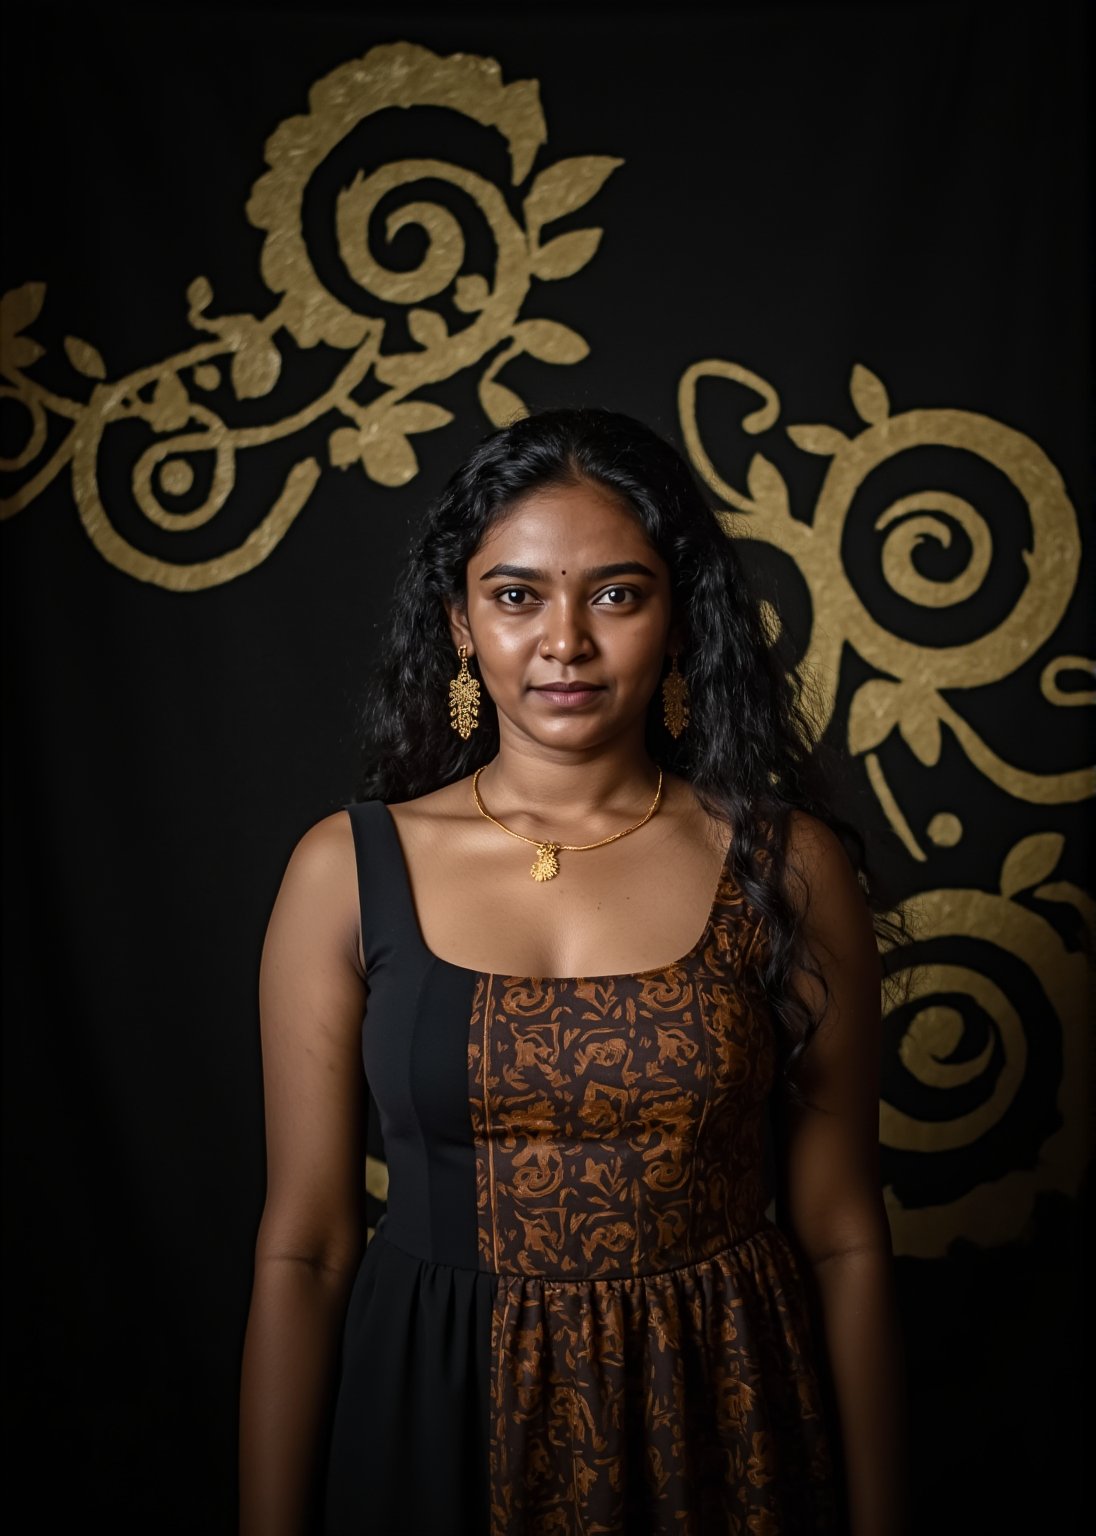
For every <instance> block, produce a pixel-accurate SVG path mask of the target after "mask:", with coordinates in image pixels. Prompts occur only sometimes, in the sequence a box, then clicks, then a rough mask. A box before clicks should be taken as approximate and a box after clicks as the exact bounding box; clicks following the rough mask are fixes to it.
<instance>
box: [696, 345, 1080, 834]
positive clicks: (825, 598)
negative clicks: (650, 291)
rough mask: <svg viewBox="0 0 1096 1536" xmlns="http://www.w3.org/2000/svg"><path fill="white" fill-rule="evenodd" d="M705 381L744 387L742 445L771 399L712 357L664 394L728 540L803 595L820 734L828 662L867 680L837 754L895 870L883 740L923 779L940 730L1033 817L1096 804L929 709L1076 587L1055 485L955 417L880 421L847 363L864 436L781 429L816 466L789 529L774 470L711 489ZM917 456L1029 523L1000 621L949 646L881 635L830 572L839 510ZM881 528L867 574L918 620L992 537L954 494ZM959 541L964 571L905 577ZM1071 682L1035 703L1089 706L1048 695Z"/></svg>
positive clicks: (914, 502)
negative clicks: (988, 486) (956, 463)
mask: <svg viewBox="0 0 1096 1536" xmlns="http://www.w3.org/2000/svg"><path fill="white" fill-rule="evenodd" d="M707 378H715V379H723V380H727V381H730V382H733V383H736V384H738V385H741V386H745V387H746V388H748V389H749V390H751V391H752V392H753V393H754V394H756V395H758V396H759V397H760V399H761V401H762V405H761V406H760V407H759V408H758V409H755V410H753V411H751V412H750V413H749V414H748V415H746V416H744V417H743V418H742V421H741V423H740V425H741V426H742V428H743V430H744V431H746V432H748V433H751V434H756V433H759V432H762V431H767V430H769V429H770V428H772V427H773V426H774V425H775V423H776V421H777V419H778V417H779V414H780V399H779V396H778V395H777V392H776V390H775V389H774V388H773V386H772V385H771V384H768V383H767V382H766V381H765V380H764V379H761V378H759V377H758V376H757V375H756V374H753V373H750V372H749V370H747V369H745V368H741V367H739V366H738V365H737V364H735V363H729V362H726V361H724V360H722V359H719V358H715V359H709V360H706V361H704V362H700V363H694V364H692V366H691V367H689V368H688V369H686V371H685V373H684V374H683V376H682V378H681V381H680V384H679V387H678V408H679V413H680V419H681V429H682V435H683V438H684V441H685V445H686V449H687V451H688V454H689V457H690V458H691V460H692V463H693V466H694V468H695V469H696V470H697V472H698V474H699V475H700V476H701V478H702V479H703V480H704V481H705V483H706V484H707V485H708V486H710V488H711V489H712V490H713V491H715V493H716V494H717V495H718V496H719V497H720V498H721V500H723V501H724V502H725V503H726V504H727V507H728V508H733V509H734V510H733V511H731V510H728V511H724V512H721V513H720V518H721V521H722V522H723V524H724V527H725V528H726V530H727V532H728V533H731V534H733V535H734V536H735V537H738V538H745V539H757V540H759V541H761V542H764V543H769V544H772V545H774V546H775V547H776V548H778V549H780V550H782V551H783V552H784V553H785V554H787V555H788V556H790V558H791V559H792V560H794V562H795V564H796V566H797V568H798V570H799V572H800V574H801V575H802V577H803V579H804V581H805V582H806V584H807V587H808V589H809V592H810V597H811V620H810V624H811V627H810V635H809V638H808V642H807V646H806V650H805V654H804V656H803V658H802V660H801V662H800V667H801V669H802V670H803V671H804V672H806V673H809V675H810V677H811V679H812V680H813V681H814V683H815V684H816V687H817V690H818V694H819V708H820V713H821V719H820V721H819V724H820V726H822V727H824V726H825V725H827V724H828V723H829V720H830V719H831V717H832V715H833V710H834V705H835V701H836V697H837V688H838V681H839V673H840V660H841V654H842V651H843V650H844V648H845V646H847V645H848V646H851V647H852V648H853V649H855V650H856V652H857V653H858V654H859V655H860V656H861V657H862V658H863V659H864V660H865V661H866V662H868V663H869V664H870V665H871V666H872V667H873V668H874V669H875V670H876V671H877V672H879V673H881V674H884V675H883V676H879V677H875V678H869V679H867V680H866V681H865V682H863V683H861V684H860V686H859V687H858V688H857V690H856V692H855V693H854V695H853V697H852V700H851V702H850V705H849V713H848V723H847V739H848V746H849V749H850V751H851V752H852V753H853V754H854V755H862V756H864V758H865V767H866V770H867V772H868V776H869V779H870V780H871V782H872V784H873V787H874V788H875V790H876V793H877V795H878V797H879V800H880V803H881V805H882V806H883V808H884V810H885V812H886V814H887V816H888V818H889V820H890V823H891V826H892V827H893V828H894V831H895V833H896V834H897V835H898V837H899V838H901V840H902V842H903V843H904V844H905V846H906V848H907V850H908V852H909V853H910V855H911V857H913V858H914V859H917V860H921V861H923V860H924V859H925V858H926V857H927V855H926V853H925V850H924V849H923V848H922V847H921V845H920V843H919V842H918V840H917V838H916V836H915V834H914V832H913V831H912V829H911V827H910V825H909V823H908V821H907V819H906V817H905V816H904V814H903V813H902V811H901V808H900V807H899V805H898V802H897V799H896V797H895V795H894V793H893V792H892V790H891V789H890V786H889V785H888V784H887V782H886V779H885V777H884V774H883V769H882V764H881V762H880V759H879V755H878V753H877V751H876V750H875V749H876V748H877V747H879V745H880V744H881V743H882V742H883V740H884V739H885V738H886V737H887V736H889V735H890V733H891V732H892V731H893V730H895V729H897V730H898V731H899V732H900V734H901V735H902V737H903V739H904V740H905V742H906V745H907V746H908V747H909V748H910V750H911V751H912V752H913V753H914V755H915V756H916V757H917V758H918V760H919V761H920V762H921V763H922V764H924V765H925V766H926V767H933V766H935V764H936V763H937V762H938V760H939V757H940V749H941V728H942V726H944V725H946V726H948V727H949V729H950V730H951V731H952V733H953V734H954V735H955V737H956V738H957V739H958V741H959V743H960V744H961V746H962V747H963V749H964V751H965V752H966V753H967V756H968V757H969V759H970V761H971V762H972V763H973V764H974V765H975V767H977V768H978V769H979V771H980V772H981V773H983V774H984V775H985V776H986V777H987V778H988V779H990V780H991V781H992V783H994V784H995V785H996V786H997V787H998V788H999V789H1002V790H1004V791H1005V792H1006V793H1008V794H1011V795H1014V796H1015V797H1017V798H1018V799H1022V800H1028V801H1031V802H1033V803H1037V804H1042V805H1061V804H1069V803H1073V802H1076V801H1078V800H1081V799H1083V798H1085V797H1088V796H1091V795H1093V794H1096V770H1094V769H1093V768H1091V767H1084V768H1074V769H1067V770H1065V771H1063V772H1060V773H1036V772H1031V771H1029V770H1025V769H1022V768H1020V767H1018V766H1017V765H1016V764H1013V763H1009V762H1006V761H1005V760H1004V759H1003V758H1002V757H1001V756H1000V755H999V754H998V753H997V752H995V751H994V750H993V749H992V748H991V747H990V746H989V744H988V743H987V742H986V741H985V740H984V739H983V738H982V737H981V736H980V735H979V733H978V732H977V731H976V730H975V729H974V727H973V726H971V725H970V723H969V722H968V721H967V720H966V719H964V717H963V716H962V715H961V713H960V712H959V710H958V709H956V708H955V707H954V706H953V705H952V704H951V703H949V702H948V701H947V700H946V699H945V698H944V697H943V690H945V689H949V690H958V689H968V688H977V687H984V686H987V685H989V684H991V683H996V682H1000V681H1001V680H1002V679H1004V678H1005V677H1008V676H1009V675H1010V674H1011V673H1013V672H1015V671H1016V670H1017V669H1018V668H1019V667H1020V666H1021V665H1023V664H1024V663H1025V662H1026V661H1027V660H1028V658H1029V657H1030V655H1031V654H1032V652H1033V651H1035V650H1036V649H1037V648H1038V647H1039V646H1041V645H1043V644H1045V643H1046V642H1047V641H1048V640H1049V639H1050V638H1051V637H1052V635H1053V634H1054V631H1055V630H1056V629H1057V627H1058V625H1059V624H1060V622H1061V620H1062V618H1063V616H1064V614H1065V612H1066V610H1067V608H1068V607H1069V604H1070V601H1071V599H1072V598H1073V595H1074V592H1075V590H1076V584H1077V575H1078V568H1079V562H1080V553H1081V539H1080V531H1079V528H1078V524H1077V514H1076V511H1075V509H1074V507H1073V504H1072V502H1071V501H1070V499H1069V496H1068V494H1067V491H1066V488H1065V485H1064V483H1063V481H1062V477H1061V475H1060V474H1059V473H1058V471H1057V469H1056V468H1055V467H1054V465H1053V464H1052V463H1051V462H1050V460H1049V459H1048V458H1047V456H1046V454H1044V453H1043V451H1042V449H1041V448H1040V447H1039V446H1038V444H1037V443H1035V442H1034V441H1033V440H1032V439H1031V438H1030V437H1027V436H1025V435H1024V434H1023V433H1022V432H1018V431H1016V430H1015V429H1014V428H1012V427H1006V426H1004V425H1003V424H1002V423H1001V422H998V421H994V420H993V419H992V418H991V417H988V416H981V415H978V414H977V413H975V412H972V411H961V410H927V409H926V410H913V411H906V412H904V413H902V414H900V415H892V414H891V413H890V404H889V400H888V396H887V392H886V389H885V387H884V385H883V383H882V382H881V380H879V379H878V378H877V377H876V376H875V375H874V374H873V373H871V372H869V370H868V369H866V368H864V367H863V366H861V365H860V364H857V365H856V367H855V368H854V369H853V372H852V378H851V381H850V392H851V395H852V401H853V404H854V406H855V407H856V409H857V411H858V413H859V414H860V416H861V419H862V420H863V422H864V423H865V425H864V429H863V431H861V432H860V433H858V434H857V435H856V436H855V437H851V438H850V437H848V436H846V434H845V433H843V432H840V431H839V430H838V429H837V428H836V427H831V426H824V425H812V426H790V427H788V428H787V429H786V431H787V435H788V437H789V438H790V439H791V440H792V442H793V443H795V445H796V446H797V447H798V448H800V449H802V450H803V451H805V452H808V453H814V454H822V455H825V456H827V457H829V458H830V459H831V464H830V468H829V471H828V473H827V475H826V477H825V480H824V482H823V485H822V489H821V492H820V493H819V497H818V501H817V504H816V506H815V508H814V514H813V517H812V518H811V520H810V521H809V522H808V521H804V520H803V519H801V518H797V517H794V516H793V515H792V511H791V504H790V498H789V495H788V488H787V484H786V482H785V480H784V477H783V475H782V474H781V473H780V471H779V469H778V468H777V467H776V465H775V464H774V463H772V462H771V461H770V460H769V459H767V458H765V457H764V455H762V454H760V453H756V454H754V456H753V458H752V460H751V462H750V465H749V468H748V470H747V487H748V493H747V492H742V491H740V490H736V489H735V488H734V487H733V486H730V485H728V484H727V482H726V481H725V480H724V479H723V478H722V476H721V475H720V474H719V472H718V471H717V470H716V468H715V465H714V464H713V462H712V460H711V458H710V456H709V454H708V452H707V449H706V448H705V446H704V444H703V442H702V441H701V436H700V429H699V426H698V424H697V386H698V384H699V383H700V381H701V380H703V379H707ZM923 447H934V448H939V447H945V448H957V449H964V450H966V451H967V452H968V453H970V454H973V455H975V456H977V457H978V458H980V459H982V460H984V461H985V462H986V463H988V464H989V465H991V466H993V467H994V468H995V469H997V470H999V471H1000V472H1001V473H1002V474H1004V475H1005V476H1007V478H1008V479H1009V480H1010V481H1011V483H1012V484H1013V486H1015V488H1016V490H1017V491H1018V492H1019V493H1020V495H1021V497H1022V498H1023V501H1024V504H1025V506H1026V508H1027V511H1028V516H1029V518H1030V521H1031V534H1032V537H1031V547H1030V549H1025V550H1024V551H1023V558H1024V563H1025V566H1026V568H1027V582H1026V584H1025V586H1024V589H1023V591H1022V593H1021V595H1020V597H1019V599H1018V600H1017V602H1016V603H1015V604H1014V606H1013V607H1012V608H1011V610H1010V611H1009V612H1008V613H1007V614H1006V615H1005V616H1004V618H1003V619H1002V620H1001V621H1000V622H999V623H998V624H997V625H996V626H995V627H994V628H993V629H991V630H989V631H988V632H987V633H985V634H983V635H980V636H978V637H977V638H975V639H973V640H969V641H965V642H964V643H963V644H961V645H951V646H947V645H944V646H930V645H922V644H918V643H916V642H914V641H911V640H908V639H906V638H904V637H903V636H901V635H898V634H895V633H894V632H893V631H892V630H890V629H887V628H886V627H885V626H884V625H883V624H881V623H880V622H879V620H878V619H877V618H876V617H875V615H874V614H873V613H872V612H871V611H870V610H869V608H868V607H867V605H866V604H865V603H864V601H863V600H862V599H861V597H860V594H859V593H858V592H857V590H856V588H855V587H854V585H853V583H852V580H851V579H850V576H849V574H848V571H847V570H846V568H845V566H844V563H843V560H842V538H843V535H844V533H845V528H846V521H847V518H848V514H849V511H850V509H851V507H852V504H853V500H854V498H855V496H856V494H857V492H858V491H859V490H860V488H861V487H862V486H863V485H864V482H865V481H866V480H867V478H868V476H869V475H870V474H871V473H872V472H873V471H874V470H875V469H877V468H878V467H879V466H880V465H882V464H884V463H886V462H888V461H889V460H891V459H893V458H895V457H896V456H897V455H899V454H902V453H904V452H907V451H909V450H913V449H917V448H923ZM875 527H876V529H878V530H880V531H883V530H886V537H885V539H884V540H883V543H882V551H881V567H882V574H883V577H884V579H885V581H886V582H887V585H888V587H889V588H890V590H891V591H892V592H893V593H894V594H895V596H896V597H899V598H901V599H903V600H904V601H906V602H909V603H914V604H917V605H918V606H920V607H926V608H937V609H943V608H947V607H952V606H954V605H956V604H958V603H962V602H965V601H967V600H968V599H969V598H970V597H971V596H972V595H973V594H974V593H975V592H976V591H978V590H979V588H980V587H981V586H982V584H983V581H984V579H985V577H986V575H987V573H988V571H989V568H990V563H991V558H992V551H993V536H992V528H991V525H990V523H989V521H988V520H987V518H986V517H985V515H984V514H983V513H981V512H980V511H979V510H978V509H977V508H975V507H973V506H971V505H970V503H969V502H967V501H966V500H964V499H963V498H961V497H959V496H955V495H952V494H951V493H949V492H946V491H941V490H925V491H918V492H916V493H914V494H912V495H908V496H903V497H900V498H899V499H898V500H897V501H895V502H894V503H893V504H891V505H890V506H888V507H886V508H884V509H883V511H881V512H880V513H879V514H878V515H877V517H876V519H875ZM957 532H960V533H962V534H963V535H965V538H966V541H967V543H968V545H969V554H968V557H967V561H966V564H965V567H964V568H963V570H962V571H960V572H959V573H958V574H957V575H954V576H951V577H950V578H948V579H947V580H945V581H937V580H934V579H930V578H929V577H927V576H926V575H924V574H923V573H922V572H921V571H919V570H918V569H917V568H916V566H915V565H914V554H915V551H916V549H917V547H918V545H919V544H920V543H922V542H923V541H924V540H926V539H931V540H934V541H935V542H937V543H938V544H939V545H941V546H942V547H945V548H946V547H948V546H950V545H952V544H953V543H954V540H955V536H956V533H957ZM764 616H765V620H766V624H767V626H768V628H769V631H770V634H772V635H773V637H774V638H775V636H776V634H777V633H778V627H779V621H778V620H777V618H776V615H775V613H774V612H773V611H772V609H771V607H768V605H767V611H766V613H765V615H764ZM1074 669H1076V670H1078V671H1080V670H1084V671H1087V672H1088V673H1089V675H1090V676H1091V674H1092V671H1093V662H1092V661H1091V660H1090V659H1089V658H1085V657H1079V656H1068V657H1065V656H1063V657H1059V658H1057V659H1056V660H1055V661H1054V662H1052V663H1050V664H1048V667H1047V668H1046V669H1045V670H1044V674H1043V680H1042V684H1041V691H1042V694H1043V697H1044V698H1046V699H1047V700H1048V702H1051V703H1059V702H1065V701H1067V700H1068V702H1070V703H1091V702H1093V701H1094V698H1096V695H1094V694H1093V693H1092V692H1091V691H1087V692H1085V693H1083V694H1082V693H1080V692H1075V691H1073V690H1064V689H1062V688H1061V686H1060V685H1059V684H1058V682H1057V677H1058V673H1059V672H1062V671H1068V670H1074Z"/></svg>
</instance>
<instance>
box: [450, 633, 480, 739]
mask: <svg viewBox="0 0 1096 1536" xmlns="http://www.w3.org/2000/svg"><path fill="white" fill-rule="evenodd" d="M457 655H458V656H459V657H460V671H459V672H458V673H457V675H456V677H451V678H450V679H449V724H450V725H451V726H452V727H453V729H454V730H455V731H459V732H460V734H461V738H462V740H464V741H467V740H468V738H469V736H471V734H472V732H473V731H474V730H475V729H476V726H477V725H479V705H480V685H479V683H478V682H477V680H476V679H475V678H474V677H473V676H472V674H471V672H469V670H468V647H467V646H466V645H462V646H460V647H459V649H458V650H457Z"/></svg>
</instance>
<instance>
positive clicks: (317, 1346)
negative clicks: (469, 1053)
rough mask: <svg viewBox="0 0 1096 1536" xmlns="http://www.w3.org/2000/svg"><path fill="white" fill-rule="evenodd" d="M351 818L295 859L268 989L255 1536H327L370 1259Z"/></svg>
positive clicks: (262, 1000)
mask: <svg viewBox="0 0 1096 1536" xmlns="http://www.w3.org/2000/svg"><path fill="white" fill-rule="evenodd" d="M357 912H358V897H357V875H356V867H355V859H354V847H353V832H352V829H351V826H350V821H349V819H348V817H347V816H346V815H345V813H344V812H341V811H340V812H337V813H336V814H335V815H333V816H328V817H326V818H325V819H324V820H323V821H321V822H318V823H317V824H316V825H315V826H314V827H312V828H311V829H310V830H309V831H308V832H306V833H305V835H304V837H302V838H301V840H300V842H299V843H298V844H297V846H296V848H295V849H294V851H293V854H292V857H291V858H290V860H289V863H288V865H287V868H286V871H285V875H284V877H283V880H282V884H281V888H280V889H279V892H278V896H277V900H276V901H275V904H274V909H273V911H272V913H271V917H270V923H269V925H268V928H267V934H266V941H265V944H264V947H263V956H262V965H261V968H260V977H259V1008H260V1018H261V1029H262V1052H263V1087H264V1094H265V1105H266V1139H267V1193H266V1203H265V1206H264V1208H263V1215H262V1222H261V1224H260V1227H259V1234H258V1239H257V1242H256V1248H255V1279H254V1286H253V1289H252V1296H251V1308H250V1312H249V1314H248V1322H247V1334H246V1338H245V1342H244V1356H243V1371H242V1379H241V1392H240V1531H241V1536H302V1533H304V1532H305V1531H309V1530H311V1529H312V1528H313V1525H312V1523H313V1520H314V1518H315V1515H316V1500H317V1498H318V1495H319V1490H320V1483H321V1476H322V1445H323V1438H324V1433H325V1430H326V1426H327V1423H328V1416H329V1412H330V1407H331V1398H332V1386H333V1382H334V1377H335V1367H336V1362H337V1351H338V1342H339V1337H340V1331H341V1326H342V1322H343V1318H344V1314H345V1309H346V1302H347V1297H348V1293H349V1289H350V1286H351V1283H352V1281H353V1277H354V1272H355V1268H356V1266H357V1263H358V1261H359V1258H360V1254H361V1249H362V1231H361V1214H360V1213H361V1186H362V1165H363V1157H364V1147H363V1119H364V1117H363V1109H362V1101H363V1096H364V1095H363V1086H362V1085H363V1075H362V1066H361V1054H360V1030H361V1020H362V1012H363V1008H364V1003H365V984H364V980H363V977H362V974H361V964H360V960H359V958H358V922H357Z"/></svg>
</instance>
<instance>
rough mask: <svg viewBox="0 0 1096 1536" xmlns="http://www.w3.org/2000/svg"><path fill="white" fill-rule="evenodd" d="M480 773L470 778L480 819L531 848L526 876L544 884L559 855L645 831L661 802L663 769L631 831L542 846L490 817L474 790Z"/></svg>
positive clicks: (554, 873) (556, 866)
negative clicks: (534, 852) (532, 856)
mask: <svg viewBox="0 0 1096 1536" xmlns="http://www.w3.org/2000/svg"><path fill="white" fill-rule="evenodd" d="M486 766H487V765H486V763H485V764H484V767H486ZM482 772H483V768H477V769H476V771H475V773H474V774H473V775H472V798H473V800H475V802H476V809H477V810H478V811H479V813H480V815H481V816H486V817H487V820H488V821H493V822H494V823H495V826H496V827H501V828H502V830H503V831H504V832H509V834H510V836H511V837H520V838H521V840H522V842H523V843H532V844H533V846H534V847H535V848H536V850H537V858H536V863H535V864H534V865H533V867H532V868H531V869H530V871H529V873H530V874H531V875H532V877H533V879H534V880H542V881H543V880H554V879H555V877H556V876H557V875H558V874H559V858H558V855H559V854H560V853H561V852H562V853H585V852H586V851H587V850H588V849H590V848H604V847H605V844H606V843H615V842H616V841H617V839H618V838H621V837H627V836H628V834H629V833H630V832H638V831H639V829H640V827H645V826H646V825H647V823H648V822H649V821H650V819H651V817H652V816H653V815H654V813H655V812H656V811H657V810H658V807H659V805H660V804H661V802H662V769H661V768H660V769H659V770H658V788H657V789H656V790H655V797H654V799H653V800H652V801H651V807H650V810H649V811H648V812H647V814H646V816H644V818H643V820H642V821H637V822H636V824H635V826H634V827H625V828H624V831H623V832H614V833H613V834H612V835H611V836H610V837H603V838H601V839H600V840H599V841H598V842H596V843H542V842H540V841H539V840H538V839H537V838H535V837H526V836H525V833H524V832H515V831H514V829H513V827H508V826H506V825H505V823H504V822H501V821H499V819H498V817H497V816H492V815H491V812H490V811H489V810H488V809H487V807H486V806H485V805H484V803H483V801H482V800H481V799H480V794H479V789H478V787H477V785H478V782H479V776H480V774H481V773H482Z"/></svg>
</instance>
